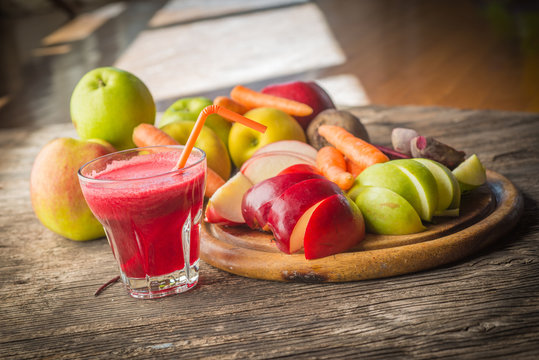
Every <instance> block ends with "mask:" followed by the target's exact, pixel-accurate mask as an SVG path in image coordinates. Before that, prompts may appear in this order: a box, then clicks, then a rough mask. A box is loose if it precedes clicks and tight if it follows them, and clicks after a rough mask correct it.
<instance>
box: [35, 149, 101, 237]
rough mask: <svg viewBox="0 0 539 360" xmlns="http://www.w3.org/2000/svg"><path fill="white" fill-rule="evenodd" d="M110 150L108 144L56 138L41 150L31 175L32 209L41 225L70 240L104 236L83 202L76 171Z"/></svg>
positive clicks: (99, 225)
mask: <svg viewBox="0 0 539 360" xmlns="http://www.w3.org/2000/svg"><path fill="white" fill-rule="evenodd" d="M110 150H111V146H110V144H105V145H103V144H100V143H98V142H95V141H86V140H76V139H71V138H58V139H55V140H53V141H51V142H49V143H48V144H47V145H45V147H43V149H42V150H41V151H40V152H39V154H38V155H37V157H36V159H35V161H34V164H33V166H32V172H31V175H30V197H31V200H32V206H33V208H34V212H35V213H36V216H37V217H38V219H39V220H40V221H41V223H42V224H43V225H45V226H46V227H47V228H49V229H50V230H52V231H54V232H55V233H57V234H59V235H61V236H63V237H66V238H68V239H71V240H79V241H83V240H91V239H96V238H100V237H103V236H105V232H104V230H103V226H101V224H100V223H99V221H97V219H96V218H95V217H94V215H93V214H92V212H91V211H90V208H89V207H88V205H87V204H86V201H85V200H84V197H83V195H82V191H81V188H80V184H79V179H78V177H77V171H78V170H79V168H80V167H81V166H82V165H84V164H85V163H87V162H88V161H91V160H93V159H95V158H97V157H99V156H103V155H106V154H108V153H110Z"/></svg>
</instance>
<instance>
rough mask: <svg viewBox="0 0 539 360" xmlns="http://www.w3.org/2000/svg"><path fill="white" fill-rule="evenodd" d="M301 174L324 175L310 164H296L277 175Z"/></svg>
mask: <svg viewBox="0 0 539 360" xmlns="http://www.w3.org/2000/svg"><path fill="white" fill-rule="evenodd" d="M300 172H308V173H314V174H319V175H322V174H321V173H320V171H319V170H318V169H317V168H316V167H315V166H313V165H309V164H294V165H292V166H289V167H287V168H286V169H284V170H282V171H281V172H279V174H277V175H283V174H292V173H300Z"/></svg>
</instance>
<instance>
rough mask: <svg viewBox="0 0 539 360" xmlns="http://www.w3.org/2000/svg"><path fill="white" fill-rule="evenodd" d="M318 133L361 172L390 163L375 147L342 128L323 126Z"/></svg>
mask: <svg viewBox="0 0 539 360" xmlns="http://www.w3.org/2000/svg"><path fill="white" fill-rule="evenodd" d="M318 133H319V134H320V135H321V136H323V137H324V138H325V139H326V140H327V141H328V142H329V143H330V144H331V145H333V146H334V147H336V148H337V150H339V151H340V152H341V153H343V155H344V156H346V157H347V158H348V159H350V161H352V162H354V163H355V164H356V165H357V166H358V167H359V170H361V171H363V170H364V169H366V168H367V167H369V166H371V165H374V164H376V163H382V162H386V161H389V158H388V157H387V156H386V155H385V154H384V153H383V152H381V151H380V150H378V149H377V148H376V147H375V146H374V145H372V144H369V143H368V142H366V141H364V140H361V139H360V138H358V137H355V136H354V135H352V134H351V133H349V132H348V131H346V130H345V129H343V128H342V127H340V126H335V125H321V126H320V127H319V128H318Z"/></svg>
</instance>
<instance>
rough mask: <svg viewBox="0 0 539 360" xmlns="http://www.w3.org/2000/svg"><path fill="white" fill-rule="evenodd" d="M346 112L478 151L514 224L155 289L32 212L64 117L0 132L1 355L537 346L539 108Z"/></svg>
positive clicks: (510, 349) (491, 350) (209, 275)
mask: <svg viewBox="0 0 539 360" xmlns="http://www.w3.org/2000/svg"><path fill="white" fill-rule="evenodd" d="M353 112H354V113H355V114H356V115H358V116H360V117H361V118H362V120H363V122H364V123H365V124H366V126H367V128H368V130H369V132H370V134H371V138H372V139H373V140H374V141H375V142H377V143H380V144H386V145H387V144H388V142H389V134H390V131H391V129H392V128H393V127H395V126H409V127H414V128H416V129H417V130H418V131H419V132H420V133H423V134H428V135H432V136H435V137H438V138H439V139H440V140H442V141H444V142H447V143H449V144H451V145H453V146H454V147H456V148H460V149H463V150H465V151H466V152H467V153H468V154H470V155H471V154H472V153H477V154H478V155H479V156H480V158H481V160H482V161H483V162H484V164H485V165H486V166H487V167H488V168H490V169H492V170H494V171H496V172H499V173H501V174H503V175H505V176H506V177H508V178H509V179H510V180H511V181H512V182H513V183H514V184H515V185H516V186H517V187H518V188H519V189H520V190H521V191H522V193H523V196H524V214H523V216H522V218H521V221H520V222H519V223H518V225H517V226H516V227H515V228H514V229H512V230H511V231H510V232H508V233H507V234H506V235H505V236H503V237H502V239H501V240H500V241H498V242H497V243H496V244H495V245H494V246H491V247H489V248H488V249H486V250H484V251H482V252H481V253H479V254H475V255H474V256H472V257H470V258H467V259H464V260H462V261H460V262H458V263H454V264H450V265H447V266H444V267H442V268H438V269H434V270H430V271H425V272H421V273H416V274H408V275H403V276H399V277H393V278H385V279H378V280H369V281H362V282H352V283H326V284H308V283H281V282H270V281H262V280H255V279H249V278H243V277H239V276H236V275H232V274H229V273H226V272H224V271H221V270H218V269H215V268H212V267H211V266H210V265H207V264H204V263H203V264H202V266H201V278H200V283H199V285H198V286H197V287H196V288H195V289H194V290H193V291H190V292H187V293H184V294H182V295H178V296H172V297H168V298H164V299H159V300H152V301H141V300H135V299H132V298H130V297H129V296H128V295H127V294H126V292H125V289H124V288H123V286H122V285H120V284H117V285H115V286H112V287H110V288H108V289H107V290H105V291H104V292H103V293H102V294H101V295H100V296H98V297H94V292H95V291H96V289H97V288H98V287H99V286H100V285H102V284H103V283H105V282H106V281H107V280H109V279H110V278H112V277H113V276H115V275H116V274H117V267H116V264H115V261H114V259H113V257H112V254H111V251H110V248H109V245H108V244H107V241H106V240H105V239H101V240H96V241H89V242H84V243H79V242H73V241H70V240H66V239H64V238H61V237H59V236H57V235H55V234H54V233H52V232H50V231H49V230H47V229H46V228H44V227H43V226H42V225H41V224H40V223H39V221H38V220H37V218H36V217H35V215H34V214H33V211H32V208H31V204H30V199H29V186H28V184H29V174H30V169H31V166H32V162H33V159H34V157H35V156H36V154H37V153H38V151H39V150H40V148H41V147H42V146H43V145H44V144H45V143H46V142H48V141H49V140H51V139H52V138H54V137H58V136H75V132H74V130H73V128H72V126H71V124H58V125H49V126H45V127H23V128H15V129H11V130H2V131H1V132H0V209H1V211H0V230H1V235H0V248H1V251H0V281H1V289H2V291H1V292H0V300H1V301H0V350H1V352H0V353H1V355H0V357H2V358H9V359H11V358H20V359H22V358H25V359H26V358H60V357H61V358H77V359H81V358H132V357H141V358H156V357H171V358H187V357H189V358H210V359H211V358H220V359H221V358H225V359H227V358H276V357H290V358H294V359H296V358H358V357H362V358H380V359H387V358H412V357H413V358H427V359H431V358H459V359H463V358H469V359H478V358H485V359H493V358H500V359H508V358H511V359H514V358H530V359H531V358H536V356H538V355H539V259H538V255H537V254H538V252H537V249H538V247H539V230H538V221H537V219H538V211H537V201H539V182H538V180H537V176H538V173H539V161H538V156H537V151H538V147H537V141H538V140H539V115H538V114H526V113H512V112H495V111H471V110H455V109H448V108H419V107H395V108H386V107H375V106H369V107H363V108H355V109H353Z"/></svg>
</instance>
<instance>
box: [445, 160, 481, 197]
mask: <svg viewBox="0 0 539 360" xmlns="http://www.w3.org/2000/svg"><path fill="white" fill-rule="evenodd" d="M453 174H454V175H455V177H456V178H457V180H458V182H459V184H460V189H461V191H462V192H465V191H470V190H473V189H475V188H476V187H479V186H481V185H483V184H484V183H485V182H486V181H487V172H486V170H485V168H484V166H483V164H481V161H480V160H479V158H478V157H477V155H475V154H473V155H472V156H470V157H469V158H467V159H466V160H464V161H463V162H462V163H460V165H459V166H457V167H456V168H455V169H453Z"/></svg>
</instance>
